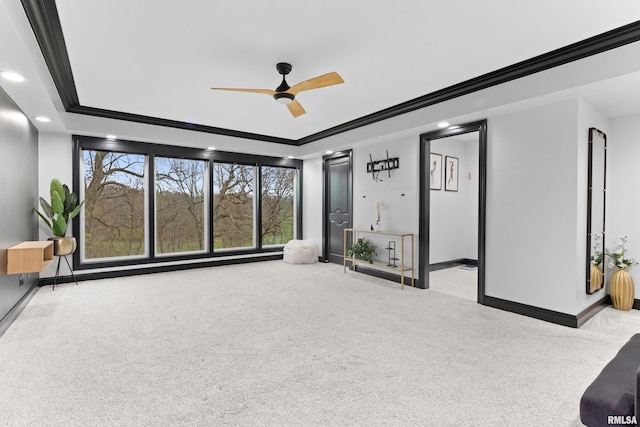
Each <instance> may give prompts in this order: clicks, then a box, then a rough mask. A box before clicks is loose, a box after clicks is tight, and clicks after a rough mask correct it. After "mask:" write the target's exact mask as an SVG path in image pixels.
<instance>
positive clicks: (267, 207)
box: [261, 166, 296, 246]
mask: <svg viewBox="0 0 640 427" xmlns="http://www.w3.org/2000/svg"><path fill="white" fill-rule="evenodd" d="M295 177H296V170H295V169H292V168H282V167H274V166H263V167H262V199H261V201H262V245H263V246H269V245H284V244H285V243H287V242H288V241H289V240H291V239H293V236H294V230H295V223H294V212H295V209H294V206H295V200H294V196H295V188H294V183H295Z"/></svg>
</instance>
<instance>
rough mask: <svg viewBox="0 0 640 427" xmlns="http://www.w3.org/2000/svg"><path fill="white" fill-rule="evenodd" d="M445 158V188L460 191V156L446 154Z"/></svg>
mask: <svg viewBox="0 0 640 427" xmlns="http://www.w3.org/2000/svg"><path fill="white" fill-rule="evenodd" d="M444 160H445V162H444V163H445V165H444V190H445V191H458V158H457V157H450V156H446V157H445V158H444Z"/></svg>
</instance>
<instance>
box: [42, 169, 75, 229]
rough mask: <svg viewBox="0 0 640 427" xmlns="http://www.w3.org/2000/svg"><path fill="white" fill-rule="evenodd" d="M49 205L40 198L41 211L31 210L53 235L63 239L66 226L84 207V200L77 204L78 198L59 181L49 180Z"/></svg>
mask: <svg viewBox="0 0 640 427" xmlns="http://www.w3.org/2000/svg"><path fill="white" fill-rule="evenodd" d="M50 193H51V203H49V202H47V201H46V200H45V199H43V198H42V197H40V206H41V207H42V211H43V212H40V211H39V210H37V209H35V208H34V209H33V210H34V211H35V212H36V213H37V214H38V215H40V218H42V220H43V221H44V222H45V223H46V224H47V225H48V226H49V228H51V231H52V232H53V235H54V236H56V237H64V236H65V235H66V234H67V226H68V225H69V222H71V220H72V219H73V218H75V217H76V216H77V215H78V214H79V213H80V209H82V205H84V200H83V201H82V202H81V203H80V204H78V197H77V196H76V194H75V193H72V192H71V191H70V190H69V187H67V186H66V185H65V184H62V183H61V182H60V180H59V179H57V178H54V179H52V180H51V186H50Z"/></svg>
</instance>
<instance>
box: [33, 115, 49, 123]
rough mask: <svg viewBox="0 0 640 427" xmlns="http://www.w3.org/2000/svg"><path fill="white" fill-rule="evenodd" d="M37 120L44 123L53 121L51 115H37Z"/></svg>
mask: <svg viewBox="0 0 640 427" xmlns="http://www.w3.org/2000/svg"><path fill="white" fill-rule="evenodd" d="M36 120H37V121H39V122H42V123H49V122H50V121H51V119H50V118H49V117H45V116H37V117H36Z"/></svg>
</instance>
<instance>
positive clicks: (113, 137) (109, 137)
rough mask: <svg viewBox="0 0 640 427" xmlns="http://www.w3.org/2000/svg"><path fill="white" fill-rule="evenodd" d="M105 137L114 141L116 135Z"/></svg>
mask: <svg viewBox="0 0 640 427" xmlns="http://www.w3.org/2000/svg"><path fill="white" fill-rule="evenodd" d="M107 139H108V140H109V141H115V139H116V136H115V135H107Z"/></svg>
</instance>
